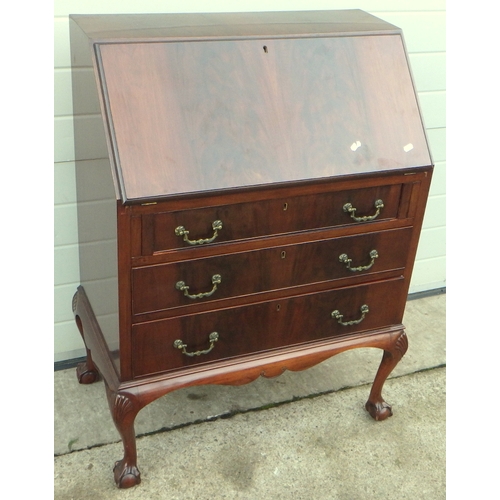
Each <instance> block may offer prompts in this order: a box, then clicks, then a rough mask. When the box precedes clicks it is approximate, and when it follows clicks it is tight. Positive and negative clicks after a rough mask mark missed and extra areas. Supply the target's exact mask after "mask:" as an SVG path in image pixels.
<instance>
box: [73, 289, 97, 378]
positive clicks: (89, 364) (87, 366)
mask: <svg viewBox="0 0 500 500" xmlns="http://www.w3.org/2000/svg"><path fill="white" fill-rule="evenodd" d="M77 302H78V292H76V293H75V295H74V296H73V314H74V315H75V322H76V326H77V328H78V331H79V332H80V335H81V336H82V339H83V343H84V344H85V337H84V335H83V325H82V321H81V319H80V317H79V316H78V314H77V312H76V307H77ZM85 349H86V351H87V359H86V360H85V361H84V362H83V363H79V364H78V366H77V367H76V376H77V378H78V382H79V383H80V384H93V383H94V382H97V381H98V380H99V372H98V371H97V367H96V366H95V364H94V362H93V361H92V354H91V352H90V349H89V348H88V347H87V345H85Z"/></svg>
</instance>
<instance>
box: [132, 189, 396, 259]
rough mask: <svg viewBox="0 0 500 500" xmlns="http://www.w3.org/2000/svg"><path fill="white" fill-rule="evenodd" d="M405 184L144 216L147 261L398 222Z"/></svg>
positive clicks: (143, 246)
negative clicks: (170, 253) (178, 252)
mask: <svg viewBox="0 0 500 500" xmlns="http://www.w3.org/2000/svg"><path fill="white" fill-rule="evenodd" d="M402 187H403V185H402V184H392V185H384V186H374V187H366V188H361V189H353V190H346V191H335V192H331V191H330V192H325V193H318V194H308V195H302V196H291V197H282V198H277V199H266V200H259V201H250V202H245V203H234V204H227V205H218V206H209V207H202V208H195V209H189V210H179V211H172V212H159V213H154V214H145V215H143V216H142V255H152V254H154V253H156V252H162V251H167V250H172V249H178V248H190V247H191V248H192V247H193V246H200V245H214V244H217V243H221V242H228V241H233V240H241V239H248V238H257V237H262V236H268V235H277V234H283V233H290V232H296V231H306V230H311V229H320V228H328V227H334V226H340V225H351V224H358V225H359V224H369V223H371V222H373V221H381V220H388V219H394V218H396V217H398V212H399V210H398V209H399V204H400V199H401V192H402Z"/></svg>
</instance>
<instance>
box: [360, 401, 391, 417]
mask: <svg viewBox="0 0 500 500" xmlns="http://www.w3.org/2000/svg"><path fill="white" fill-rule="evenodd" d="M365 408H366V411H367V412H368V413H369V414H370V415H371V417H372V418H373V419H374V420H377V421H381V420H385V419H386V418H389V417H391V416H392V407H391V405H390V404H388V403H386V402H385V401H384V400H383V399H382V400H380V401H376V402H372V401H367V402H366V404H365Z"/></svg>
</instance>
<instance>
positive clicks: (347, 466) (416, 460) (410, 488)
mask: <svg viewBox="0 0 500 500" xmlns="http://www.w3.org/2000/svg"><path fill="white" fill-rule="evenodd" d="M445 303H446V295H444V294H441V295H433V296H430V297H424V298H419V299H416V300H410V301H409V302H408V304H407V310H406V314H405V318H404V323H405V325H406V327H407V334H408V338H409V349H408V352H407V353H406V355H405V356H404V358H403V359H402V360H401V362H400V363H399V365H398V366H397V367H396V369H395V370H394V372H393V373H392V375H391V377H390V379H389V380H388V381H387V382H386V384H385V386H384V397H385V399H386V400H387V402H389V403H390V404H392V406H393V412H394V415H393V416H392V417H391V418H389V419H387V420H386V421H383V422H375V421H373V420H372V419H371V417H370V416H369V415H368V414H367V412H366V411H365V410H364V403H365V401H366V399H367V397H368V394H369V390H370V385H369V384H370V383H371V382H372V381H373V377H374V375H375V372H376V370H377V367H378V364H379V362H380V357H381V351H379V350H376V349H357V350H353V351H348V352H345V353H342V354H339V355H337V356H334V357H333V358H330V359H329V360H327V361H325V362H323V363H322V364H320V365H317V366H315V367H313V368H310V369H309V370H306V371H303V372H297V373H290V372H287V373H284V374H283V375H282V376H280V377H278V378H275V379H264V378H261V379H258V380H256V381H255V382H253V383H251V384H248V385H245V386H241V387H224V386H203V387H195V388H187V389H182V390H179V391H176V392H174V393H171V394H168V395H166V396H165V397H163V398H160V399H159V400H157V401H155V402H154V403H152V404H150V405H149V406H147V407H146V408H144V409H143V410H142V411H141V412H140V413H139V415H138V416H137V418H136V425H135V429H136V434H137V436H138V439H137V449H138V467H139V469H140V471H141V478H142V482H141V484H140V485H138V486H137V487H135V488H132V489H129V490H119V489H117V488H116V486H115V485H114V481H113V475H112V467H113V464H114V462H115V461H116V460H119V459H120V458H122V456H123V449H122V444H121V441H120V438H119V435H118V432H117V431H116V429H115V427H114V425H113V422H112V420H111V416H110V414H109V409H108V406H107V401H106V395H105V390H104V386H103V383H102V382H98V383H96V384H93V385H90V386H82V385H79V384H78V383H77V380H76V376H75V370H74V369H69V370H62V371H58V372H55V374H54V384H55V386H54V395H55V407H54V413H55V433H54V435H55V443H54V450H55V455H56V456H55V462H54V473H55V477H54V498H55V499H56V500H63V499H64V500H69V499H74V500H86V499H92V500H99V499H103V500H104V499H105V500H113V499H115V498H116V499H118V498H119V499H140V500H154V499H179V500H189V499H196V500H205V499H207V500H208V499H215V500H217V499H231V500H232V499H248V500H262V499H268V498H273V499H294V500H301V499H304V500H322V499H325V500H326V499H329V500H330V499H331V500H336V499H339V500H344V499H345V500H357V499H379V498H380V499H386V498H394V499H397V500H399V499H406V498H407V499H412V500H418V499H426V500H428V499H432V500H438V499H444V498H445V497H446V495H445V474H446V469H445V458H446V454H445V410H446V408H445V403H446V395H445V374H446V372H445V368H444V366H445V362H446V351H445V348H446V339H445Z"/></svg>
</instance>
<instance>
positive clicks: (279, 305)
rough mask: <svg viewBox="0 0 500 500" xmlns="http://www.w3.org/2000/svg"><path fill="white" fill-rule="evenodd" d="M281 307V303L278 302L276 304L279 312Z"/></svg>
mask: <svg viewBox="0 0 500 500" xmlns="http://www.w3.org/2000/svg"><path fill="white" fill-rule="evenodd" d="M280 309H281V304H278V305H277V306H276V311H278V312H279V311H280Z"/></svg>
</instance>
